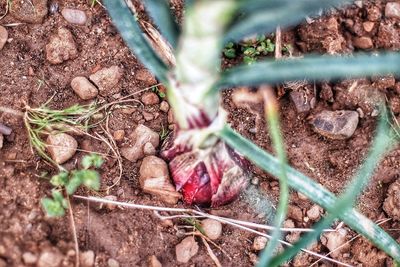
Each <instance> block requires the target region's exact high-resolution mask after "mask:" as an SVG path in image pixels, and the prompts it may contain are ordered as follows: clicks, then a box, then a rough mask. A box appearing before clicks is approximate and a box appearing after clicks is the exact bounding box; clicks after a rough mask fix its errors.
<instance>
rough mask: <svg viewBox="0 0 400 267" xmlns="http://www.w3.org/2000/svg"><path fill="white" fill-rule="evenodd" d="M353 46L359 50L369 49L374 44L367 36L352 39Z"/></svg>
mask: <svg viewBox="0 0 400 267" xmlns="http://www.w3.org/2000/svg"><path fill="white" fill-rule="evenodd" d="M353 45H354V47H356V48H360V49H371V48H373V47H374V43H373V42H372V39H371V38H370V37H367V36H363V37H356V38H354V39H353Z"/></svg>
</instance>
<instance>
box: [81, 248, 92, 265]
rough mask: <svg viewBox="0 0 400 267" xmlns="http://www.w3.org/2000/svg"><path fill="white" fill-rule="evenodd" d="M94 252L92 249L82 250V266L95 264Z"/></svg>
mask: <svg viewBox="0 0 400 267" xmlns="http://www.w3.org/2000/svg"><path fill="white" fill-rule="evenodd" d="M94 258H95V255H94V252H93V251H92V250H88V251H85V252H82V253H81V255H80V263H81V266H82V267H92V266H94Z"/></svg>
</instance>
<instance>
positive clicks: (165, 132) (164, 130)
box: [159, 125, 170, 141]
mask: <svg viewBox="0 0 400 267" xmlns="http://www.w3.org/2000/svg"><path fill="white" fill-rule="evenodd" d="M169 132H170V131H169V129H168V128H166V127H165V126H164V125H162V127H161V131H160V133H159V135H160V139H161V140H162V141H163V140H165V139H166V138H167V136H168V134H169Z"/></svg>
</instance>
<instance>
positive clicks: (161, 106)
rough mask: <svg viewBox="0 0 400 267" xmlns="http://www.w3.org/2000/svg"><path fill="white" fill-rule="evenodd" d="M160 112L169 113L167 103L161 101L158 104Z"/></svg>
mask: <svg viewBox="0 0 400 267" xmlns="http://www.w3.org/2000/svg"><path fill="white" fill-rule="evenodd" d="M160 110H161V111H162V112H165V113H167V112H168V111H169V104H168V102H167V101H165V100H164V101H162V102H161V104H160Z"/></svg>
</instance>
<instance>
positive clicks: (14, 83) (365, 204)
mask: <svg viewBox="0 0 400 267" xmlns="http://www.w3.org/2000/svg"><path fill="white" fill-rule="evenodd" d="M16 2H18V1H16ZM37 2H38V3H39V2H43V1H33V3H34V4H35V3H37ZM172 2H173V5H174V6H173V8H174V10H175V11H176V14H177V15H178V16H180V17H181V16H182V5H181V2H180V1H172ZM176 2H178V3H176ZM13 3H14V1H13ZM55 4H58V5H59V10H61V9H62V8H63V7H70V8H77V9H80V10H83V11H85V12H86V14H87V15H88V22H87V23H86V25H84V26H78V25H73V24H70V23H68V22H67V21H66V20H65V19H64V18H63V17H62V16H61V14H60V12H57V9H56V8H55ZM39 5H40V4H39ZM48 5H49V6H50V10H49V12H48V13H47V15H46V14H45V13H44V12H43V11H42V10H41V11H40V12H38V13H40V14H42V15H44V16H45V17H44V19H43V21H42V20H41V19H40V18H32V15H31V14H26V10H25V11H24V6H23V5H22V4H21V5H20V6H18V7H19V8H21V9H17V8H16V9H15V11H14V12H13V13H18V12H20V13H19V14H16V15H15V14H8V15H7V16H5V18H3V19H2V20H0V24H1V25H4V26H6V29H7V31H8V38H9V39H8V42H7V43H6V45H5V46H4V48H3V49H2V50H1V51H0V58H1V63H0V96H1V97H0V106H3V107H4V106H5V107H8V108H12V109H15V110H19V111H23V108H24V107H25V106H26V105H29V106H31V107H37V106H39V105H41V104H43V103H45V102H46V101H47V100H48V99H49V98H51V97H52V96H54V97H53V101H52V102H51V103H50V107H51V108H54V109H61V108H66V107H69V106H71V105H73V104H76V103H81V104H83V103H88V102H85V101H82V100H81V99H80V98H79V97H78V96H77V95H76V94H75V93H74V91H73V90H72V88H71V87H70V82H71V80H72V79H73V78H74V77H76V76H85V77H89V76H90V75H91V74H93V73H95V72H96V71H98V70H99V69H101V68H108V67H111V66H114V65H116V66H119V67H121V68H122V69H123V70H124V74H123V76H122V79H121V81H120V83H119V86H120V88H121V91H120V92H119V93H117V94H114V95H111V96H107V97H100V96H98V100H103V101H106V102H112V101H114V100H116V99H119V98H121V97H123V96H126V95H129V94H132V93H135V92H140V93H138V94H136V95H135V99H136V100H137V101H135V102H132V105H133V108H132V106H125V107H122V108H120V109H115V110H114V111H113V112H112V114H111V116H110V121H109V127H110V131H111V132H112V133H114V132H115V131H118V130H124V131H125V136H126V137H125V139H124V140H123V141H121V142H119V143H118V145H119V146H120V147H122V146H123V145H124V143H127V142H128V140H127V136H129V135H130V134H131V133H132V132H133V130H134V129H135V127H136V126H137V125H138V124H145V125H146V126H148V127H150V128H151V129H153V130H154V131H156V132H161V131H162V130H163V129H165V128H167V127H169V123H168V115H167V113H165V112H162V111H160V110H159V108H160V105H159V104H155V105H149V106H143V105H140V102H139V101H140V97H141V95H142V94H143V92H142V91H141V90H142V89H144V88H147V87H149V86H151V85H154V84H155V83H156V81H154V79H153V78H152V77H150V78H149V79H147V80H143V79H140V80H139V79H138V78H137V77H136V76H135V74H136V73H137V72H139V71H141V70H143V68H144V67H143V66H142V65H141V63H139V62H138V61H137V59H136V58H135V56H134V55H133V54H132V53H131V52H130V51H129V49H128V48H127V47H126V46H125V45H124V43H123V41H122V39H121V37H120V36H119V34H118V33H117V31H116V29H115V28H114V27H113V25H112V24H111V22H110V19H109V17H108V15H107V13H106V11H105V10H104V8H102V7H101V6H100V5H98V4H97V5H95V6H94V7H91V6H90V3H88V2H87V1H84V0H74V1H73V0H65V1H58V2H57V1H49V3H48ZM5 7H6V0H0V13H4V12H5ZM384 7H385V2H382V1H374V2H368V3H364V4H363V6H362V7H358V6H356V5H353V6H350V7H348V8H347V9H345V10H340V11H338V10H332V11H329V12H328V13H327V14H326V15H324V16H323V17H322V18H313V22H311V23H306V22H305V23H304V24H302V25H299V26H297V27H295V28H292V29H289V30H287V31H285V32H284V33H283V37H282V43H283V44H290V45H291V47H292V48H293V51H292V55H293V56H300V55H302V54H303V53H311V52H314V53H329V54H338V53H340V54H343V53H344V54H347V53H351V52H353V51H354V50H369V51H370V50H373V49H382V48H385V49H392V50H398V49H400V21H399V20H398V19H397V20H396V19H389V18H385V17H384V16H383V14H384ZM25 8H26V7H25ZM139 10H140V9H139ZM24 12H25V13H24ZM28 13H29V12H28ZM26 16H28V17H29V16H30V17H29V18H28V19H27V20H26V21H27V23H25V22H23V20H24V18H25V17H26ZM18 22H23V23H22V24H13V23H18ZM32 22H36V23H37V24H32ZM364 22H371V23H372V24H373V26H372V29H369V28H368V29H369V30H370V31H369V32H367V31H366V30H365V27H363V25H364V24H363V23H364ZM371 23H370V24H369V25H368V26H371ZM7 25H8V26H7ZM60 27H65V28H66V29H68V30H69V31H71V33H72V35H73V38H74V40H75V42H76V44H77V47H78V56H77V57H76V58H75V59H70V60H67V61H64V62H63V63H61V64H57V65H52V64H50V63H49V62H48V61H47V60H46V53H45V46H46V44H48V42H49V40H50V36H51V35H53V34H54V33H56V32H57V30H58V29H59V28H60ZM361 37H362V38H363V40H365V39H366V38H367V39H368V40H370V41H371V42H372V45H373V47H370V48H369V47H367V48H366V49H364V48H363V47H366V46H365V43H362V44H361V45H360V41H359V39H360V38H361ZM357 38H359V39H357ZM355 44H357V46H356V48H355ZM284 56H288V53H285V54H284ZM235 63H237V62H235V60H227V59H225V62H224V65H225V66H229V65H231V64H235ZM378 80H379V79H377V78H375V79H372V80H367V83H369V84H371V86H372V87H375V89H374V90H380V92H381V93H382V94H385V95H386V98H387V101H388V102H389V103H390V104H391V105H392V107H393V112H394V113H395V115H396V116H398V115H399V113H400V104H399V103H400V99H399V98H400V84H397V85H394V84H391V83H390V84H388V85H385V84H383V85H382V84H379V81H378ZM396 81H397V82H399V80H395V82H396ZM346 82H347V83H351V82H352V81H346ZM342 84H343V83H341V82H339V81H326V82H325V83H316V84H313V83H310V84H308V85H307V86H300V87H296V88H295V87H293V85H292V86H284V93H282V97H281V98H280V109H281V113H280V114H281V119H282V128H283V135H284V140H285V144H286V149H287V153H288V158H289V162H290V164H291V165H292V166H293V167H295V168H297V169H298V170H300V171H301V172H303V173H305V174H307V175H308V176H310V177H312V178H313V179H315V180H316V181H318V182H320V183H321V184H322V185H324V186H325V187H326V188H328V189H329V190H331V191H332V192H334V193H340V192H342V190H343V188H344V186H345V185H346V183H347V182H348V181H349V178H350V177H351V176H352V174H353V173H354V172H355V171H356V170H357V167H358V166H359V165H360V163H361V162H362V159H363V157H364V156H365V155H366V153H367V149H368V146H369V144H370V142H371V139H372V136H373V133H374V129H375V124H376V117H374V116H372V115H374V114H372V115H371V113H370V112H368V111H366V110H363V113H365V114H364V116H363V118H361V119H360V122H359V125H358V127H357V129H356V131H355V133H354V135H353V136H352V137H351V138H350V139H347V140H331V139H328V138H325V137H323V136H321V135H319V134H318V133H315V132H314V131H312V129H311V126H310V123H309V118H310V117H311V116H312V115H313V114H316V113H318V112H320V111H323V110H339V109H344V108H346V109H351V110H356V109H357V108H359V107H363V106H362V104H360V103H358V102H357V101H352V99H351V97H352V96H351V95H346V94H343V92H342V91H341V88H343V85H342ZM379 85H380V86H379ZM396 86H397V91H396ZM296 90H297V91H299V90H300V91H304V92H305V91H306V90H308V91H307V92H306V93H307V95H308V94H310V95H313V96H314V98H315V99H314V100H315V104H314V105H312V107H311V108H310V110H309V111H306V112H303V113H298V112H297V110H296V107H295V105H294V104H293V103H292V102H291V100H290V98H289V94H290V92H291V91H296ZM310 90H311V93H310ZM320 92H324V93H321V94H320ZM231 94H232V91H226V92H224V94H223V105H224V107H225V108H226V109H227V110H228V111H229V112H230V117H229V120H230V123H231V124H232V126H233V127H234V128H235V129H237V130H238V131H239V132H240V133H241V134H243V135H244V136H245V137H248V138H250V139H252V140H253V141H254V142H256V143H257V144H258V145H259V146H261V147H263V148H265V149H266V150H269V151H271V144H270V139H269V136H268V134H267V132H266V131H265V130H264V129H265V125H264V123H263V122H262V123H261V124H260V123H259V122H257V124H256V118H257V115H256V114H255V112H251V111H249V110H245V109H241V108H237V107H236V106H235V105H234V104H233V102H232V100H231ZM326 94H327V95H328V97H325V95H326ZM330 95H331V96H332V97H329V96H330ZM339 96H340V97H339ZM331 98H332V99H331ZM396 105H397V106H396ZM143 112H145V113H144V114H143ZM149 113H150V114H152V115H153V116H152V117H153V118H152V119H149V120H145V119H144V117H143V116H144V115H147V117H149V116H148V115H149ZM372 113H373V112H372ZM150 117H151V116H150ZM0 122H1V123H3V124H5V125H7V126H9V127H11V128H12V130H13V132H12V134H11V135H9V136H5V140H4V146H3V148H1V150H0V266H29V265H27V264H26V263H25V262H26V260H25V261H24V259H23V257H22V256H23V255H25V256H26V252H30V253H33V254H34V255H36V256H39V255H41V253H42V252H43V251H48V250H52V251H56V252H57V253H59V255H61V256H60V257H62V263H61V265H60V266H73V265H74V260H75V256H74V253H75V252H74V242H73V238H72V235H71V225H70V222H69V219H68V216H65V217H63V218H61V219H49V218H47V217H45V215H44V213H43V211H42V209H41V206H40V199H41V198H42V197H44V196H46V195H49V192H50V190H51V186H50V184H49V182H48V180H47V179H42V178H40V177H41V175H42V174H43V173H48V175H51V174H55V173H56V172H55V169H54V168H53V167H51V166H49V165H48V164H46V163H45V161H44V160H42V159H41V158H40V157H39V156H38V155H37V154H36V153H32V151H31V149H30V146H29V141H28V137H27V133H26V130H25V128H24V125H23V121H22V119H21V117H19V116H16V115H15V114H10V113H0ZM256 125H257V127H256ZM249 129H250V130H249ZM92 131H93V132H99V133H101V132H102V131H101V129H100V128H95V129H93V130H92ZM77 140H78V142H79V147H80V148H83V149H85V150H93V151H97V152H101V153H105V154H110V153H111V151H109V149H108V147H107V146H106V145H105V144H103V143H101V142H98V141H95V140H93V139H90V138H89V137H79V138H77ZM83 155H85V153H84V152H77V153H76V154H75V156H74V158H73V159H71V160H70V161H68V162H67V163H66V164H65V166H66V167H67V168H68V169H73V168H76V167H77V162H78V161H79V159H80V158H81V157H82V156H83ZM139 167H140V162H137V163H132V162H129V161H127V160H125V159H124V160H123V175H122V179H121V181H120V183H119V184H118V185H117V186H115V187H113V188H112V189H110V190H109V192H107V193H104V192H103V193H101V194H100V195H101V196H105V195H113V196H116V197H117V199H118V200H119V201H132V202H135V203H141V204H148V205H159V206H163V205H164V204H163V203H162V202H160V201H158V200H157V199H156V198H154V197H152V196H151V195H149V194H146V193H144V192H142V190H141V188H140V185H139V181H138V172H139ZM399 170H400V149H399V148H394V149H393V151H392V152H390V153H389V154H388V155H387V156H386V157H385V159H384V160H383V161H382V162H381V163H380V165H379V167H378V169H377V171H376V174H375V175H374V177H373V179H372V181H371V183H370V185H369V186H368V188H367V190H366V191H365V192H364V193H363V195H362V196H361V197H360V198H359V202H358V204H357V205H358V208H359V209H360V210H361V211H362V212H363V213H364V214H365V215H366V216H368V217H369V218H370V219H372V220H378V219H382V218H388V216H387V214H385V212H384V210H383V209H382V206H383V202H384V199H385V197H386V192H387V189H388V187H389V185H390V184H391V183H392V182H393V181H395V180H396V179H398V178H399V175H400V172H399ZM118 172H119V169H118V164H117V161H116V160H115V159H113V158H107V159H106V163H105V164H104V165H103V167H102V169H101V174H102V186H103V188H105V187H107V186H110V185H112V184H113V182H114V179H115V178H116V177H118ZM253 174H254V176H253V177H255V178H256V179H254V178H253V180H252V181H255V182H254V183H253V184H252V185H251V186H250V189H259V191H261V193H262V194H261V195H260V194H259V195H254V194H253V193H251V192H253V191H254V190H253V191H252V190H249V191H247V192H245V193H243V194H242V195H241V197H240V198H239V199H237V200H236V201H234V202H233V203H231V204H229V205H226V206H224V207H221V208H218V209H215V210H213V211H211V212H212V213H214V214H222V215H224V216H229V217H231V218H237V219H242V220H248V221H254V222H259V223H262V222H265V221H266V220H267V219H268V218H269V216H270V213H269V212H268V211H265V209H264V208H265V207H264V206H262V205H255V203H263V202H262V201H261V199H262V198H267V199H268V200H269V201H272V202H276V201H277V198H278V195H279V187H278V183H277V182H276V180H275V179H274V178H273V177H270V176H269V175H267V174H265V173H263V172H262V171H260V170H259V169H257V168H256V167H253ZM78 194H83V195H88V194H90V192H87V191H85V190H84V189H80V190H79V191H78ZM312 205H313V204H312V203H311V202H310V201H308V200H306V199H304V197H302V196H301V195H299V194H297V193H295V192H293V193H292V194H291V204H290V213H289V218H290V219H291V220H292V221H293V222H294V224H295V226H296V227H310V226H311V225H312V221H311V220H309V218H308V217H307V211H308V210H309V209H310V208H311V207H312ZM176 206H177V207H184V204H183V203H178V204H177V205H176ZM72 209H73V213H74V217H75V223H76V227H77V235H78V241H79V247H80V250H81V252H83V251H88V250H92V251H93V252H94V254H95V266H108V263H107V262H108V260H109V259H110V258H113V259H115V260H117V261H118V262H119V264H120V266H148V258H149V257H150V256H152V255H155V256H156V257H157V258H158V259H159V260H160V262H162V263H163V266H176V265H179V264H178V263H177V262H176V257H175V246H176V245H177V244H178V243H179V242H180V241H181V240H182V239H183V238H184V237H183V236H182V232H181V230H178V226H180V225H184V222H182V221H178V220H177V221H174V224H173V225H167V224H165V223H163V222H162V221H160V219H158V218H157V217H156V216H155V215H154V214H153V213H151V212H149V211H142V210H130V209H122V208H115V209H107V208H100V207H99V205H96V204H89V203H87V202H84V201H76V200H73V201H72ZM399 223H400V222H399V221H396V220H395V219H392V220H390V221H389V222H387V223H385V224H383V225H382V227H384V228H385V229H397V228H399ZM390 233H391V234H392V235H393V237H394V238H395V239H398V238H400V234H399V232H398V231H390ZM355 235H356V233H354V232H352V231H349V232H348V236H347V239H348V240H349V239H350V238H351V237H354V236H355ZM254 238H255V235H254V234H251V233H248V232H245V231H243V230H240V229H237V228H234V227H231V226H228V225H224V227H223V234H222V236H221V237H220V238H219V239H218V240H217V241H216V243H217V244H218V245H219V246H220V247H222V248H223V249H224V251H225V252H226V253H222V252H221V251H220V250H218V249H214V252H215V254H216V256H217V257H218V258H219V260H220V261H221V263H222V265H223V266H253V265H254V258H255V254H257V252H256V251H254V250H253V249H252V242H253V240H254ZM199 244H200V250H199V252H198V253H197V254H196V255H195V256H194V257H193V258H192V259H191V260H190V262H189V264H181V266H213V265H214V263H213V261H212V260H211V258H210V256H209V255H208V253H207V249H206V247H205V246H204V245H203V244H201V241H200V240H199ZM312 249H313V250H314V251H315V252H318V253H322V254H324V253H327V252H328V250H327V248H325V247H324V246H323V245H321V244H320V243H318V244H317V245H315V246H313V248H312ZM24 253H25V254H24ZM337 259H338V260H340V261H343V262H346V263H348V264H353V265H358V266H390V264H392V263H391V259H390V258H389V257H387V256H386V255H385V254H384V253H382V252H379V250H377V249H373V246H372V245H371V244H370V243H369V242H368V241H366V240H365V239H364V238H358V239H356V240H355V241H353V242H352V244H351V246H349V247H348V248H347V249H346V250H343V251H341V253H340V255H339V256H337ZM316 260H317V259H316V258H314V257H312V256H309V255H306V254H300V255H299V256H298V257H297V258H296V259H295V260H293V261H292V262H291V263H290V264H289V265H291V266H309V265H310V264H311V263H312V262H314V261H316ZM30 266H32V265H30ZM319 266H332V265H330V263H327V262H323V261H321V262H320V263H319Z"/></svg>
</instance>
